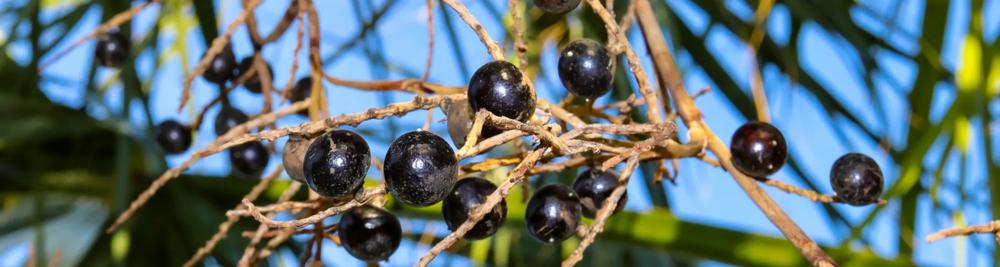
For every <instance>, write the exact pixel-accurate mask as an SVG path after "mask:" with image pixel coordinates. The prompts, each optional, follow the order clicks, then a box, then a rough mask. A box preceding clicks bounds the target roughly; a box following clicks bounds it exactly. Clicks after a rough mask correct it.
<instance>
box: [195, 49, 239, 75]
mask: <svg viewBox="0 0 1000 267" xmlns="http://www.w3.org/2000/svg"><path fill="white" fill-rule="evenodd" d="M235 74H236V56H234V55H233V50H232V48H231V47H229V46H226V47H225V48H223V49H222V51H221V52H219V53H218V54H216V55H215V57H214V58H212V60H211V61H209V63H208V68H207V69H205V73H202V74H201V77H203V78H205V80H208V81H209V82H213V83H217V84H223V83H225V82H226V81H228V80H231V79H233V75H235Z"/></svg>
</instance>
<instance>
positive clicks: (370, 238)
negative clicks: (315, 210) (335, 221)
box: [337, 205, 403, 262]
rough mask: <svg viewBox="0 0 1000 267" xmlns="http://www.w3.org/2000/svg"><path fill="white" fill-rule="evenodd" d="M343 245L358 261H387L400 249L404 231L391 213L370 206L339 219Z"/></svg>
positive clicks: (347, 213)
mask: <svg viewBox="0 0 1000 267" xmlns="http://www.w3.org/2000/svg"><path fill="white" fill-rule="evenodd" d="M337 234H338V236H339V237H340V242H341V243H340V244H341V245H342V246H344V249H347V252H348V253H350V254H351V256H354V257H355V258H358V259H359V260H363V261H368V262H376V261H381V260H386V259H388V258H389V256H391V255H392V253H393V252H395V251H396V249H397V248H399V241H400V240H402V238H403V229H402V227H400V225H399V219H397V218H396V215H392V213H389V211H386V210H385V209H382V208H377V207H373V206H371V205H363V206H358V207H355V208H353V209H351V210H349V211H347V212H346V213H344V215H343V216H341V217H340V230H337Z"/></svg>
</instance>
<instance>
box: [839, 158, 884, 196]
mask: <svg viewBox="0 0 1000 267" xmlns="http://www.w3.org/2000/svg"><path fill="white" fill-rule="evenodd" d="M883 183H884V181H883V178H882V169H881V168H879V167H878V163H875V160H873V159H872V158H870V157H868V156H865V155H864V154H858V153H848V154H846V155H843V156H841V157H840V158H838V159H837V161H836V162H834V163H833V168H831V169H830V186H832V187H833V191H834V192H837V197H839V198H841V199H843V200H844V202H846V203H847V204H851V205H854V206H862V205H867V204H872V203H876V202H878V199H879V196H880V195H882V186H883Z"/></svg>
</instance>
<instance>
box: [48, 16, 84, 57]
mask: <svg viewBox="0 0 1000 267" xmlns="http://www.w3.org/2000/svg"><path fill="white" fill-rule="evenodd" d="M91 6H93V3H88V4H83V5H80V6H77V7H75V8H73V11H70V12H69V13H66V15H63V16H61V17H59V18H56V19H55V20H52V21H51V22H49V24H48V25H45V26H44V27H45V28H46V29H49V30H51V29H54V28H57V27H61V28H62V29H63V31H62V32H61V33H59V34H58V35H57V36H56V37H55V39H52V40H51V41H50V42H49V43H48V44H49V45H47V46H45V47H42V50H41V53H42V55H45V54H48V53H49V52H51V51H52V49H54V48H55V47H56V46H59V45H60V44H63V40H66V38H67V37H69V33H70V32H72V31H73V27H74V26H77V25H83V24H82V23H78V22H79V21H80V19H81V18H83V15H86V14H87V11H89V10H90V7H91Z"/></svg>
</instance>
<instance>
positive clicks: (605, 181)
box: [573, 168, 628, 218]
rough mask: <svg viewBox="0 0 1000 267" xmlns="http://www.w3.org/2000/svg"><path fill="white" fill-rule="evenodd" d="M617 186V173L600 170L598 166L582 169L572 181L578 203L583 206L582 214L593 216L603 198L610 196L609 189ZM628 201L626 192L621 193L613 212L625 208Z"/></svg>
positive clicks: (611, 189) (601, 205)
mask: <svg viewBox="0 0 1000 267" xmlns="http://www.w3.org/2000/svg"><path fill="white" fill-rule="evenodd" d="M617 186H618V175H617V174H615V173H613V172H610V171H601V170H600V169H598V168H591V169H589V170H586V171H583V172H582V173H580V175H579V176H577V177H576V181H574V182H573V191H574V192H576V195H577V196H578V197H579V198H580V205H581V206H582V207H583V216H585V217H587V218H594V216H596V215H597V210H600V209H601V207H603V206H604V200H606V199H608V197H609V196H611V191H614V190H615V187H617ZM627 201H628V192H625V193H624V194H622V197H621V198H619V199H618V205H616V206H615V211H614V213H618V212H620V211H621V210H622V209H623V208H625V202H627Z"/></svg>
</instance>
